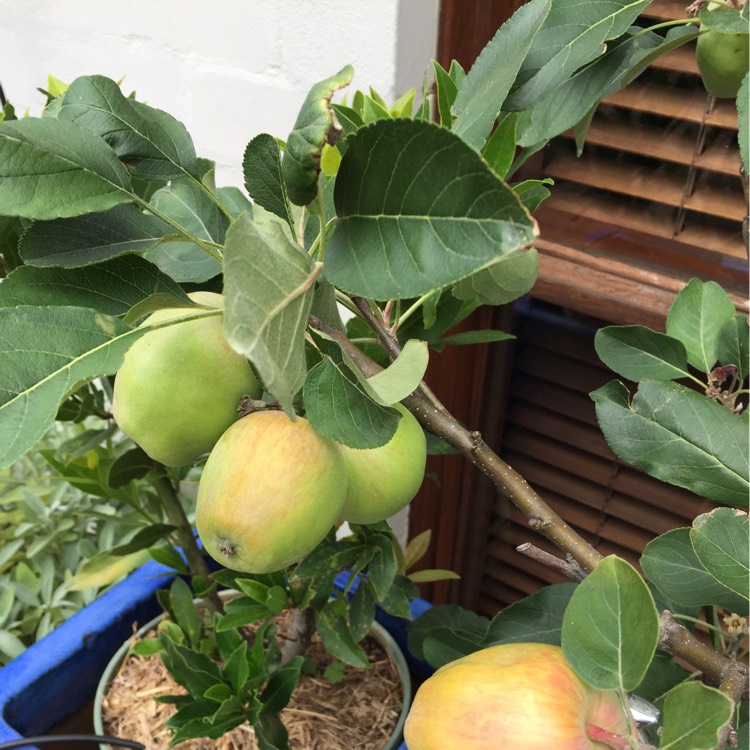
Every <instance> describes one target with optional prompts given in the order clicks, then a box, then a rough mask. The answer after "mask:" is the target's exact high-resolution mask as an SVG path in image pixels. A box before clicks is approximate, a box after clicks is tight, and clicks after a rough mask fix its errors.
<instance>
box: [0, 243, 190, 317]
mask: <svg viewBox="0 0 750 750" xmlns="http://www.w3.org/2000/svg"><path fill="white" fill-rule="evenodd" d="M158 293H162V294H166V295H168V296H169V297H170V298H177V299H180V300H183V301H184V302H186V303H190V300H189V298H188V296H187V295H186V294H185V292H184V291H183V290H182V288H181V287H180V286H179V285H178V284H176V283H175V282H174V281H173V280H172V279H170V278H169V277H168V276H167V275H166V274H163V273H161V271H159V269H158V268H156V267H155V266H154V265H152V264H151V263H149V262H148V261H145V260H143V258H139V257H138V256H136V255H133V256H129V257H125V258H115V259H113V260H110V261H106V262H105V263H100V264H98V265H96V266H92V267H90V268H85V269H63V268H34V267H33V266H19V267H18V268H17V269H16V270H15V271H13V272H12V273H10V274H9V275H8V276H7V277H6V278H5V279H3V283H2V286H0V307H16V306H18V305H38V306H43V305H54V306H70V307H89V308H92V309H94V310H98V311H99V312H101V313H104V314H105V315H112V316H115V317H123V316H125V315H126V314H127V312H128V310H130V308H131V307H132V306H133V305H135V304H137V303H138V302H140V301H141V300H144V299H146V298H147V297H149V296H150V295H152V294H158Z"/></svg>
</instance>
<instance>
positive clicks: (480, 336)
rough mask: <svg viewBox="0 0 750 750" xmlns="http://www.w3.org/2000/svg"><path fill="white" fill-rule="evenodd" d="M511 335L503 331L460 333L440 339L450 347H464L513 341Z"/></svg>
mask: <svg viewBox="0 0 750 750" xmlns="http://www.w3.org/2000/svg"><path fill="white" fill-rule="evenodd" d="M514 338H515V336H514V335H513V334H512V333H506V332H505V331H461V332H460V333H454V334H451V335H450V336H445V337H444V338H442V339H440V341H441V343H442V344H444V345H450V346H466V345H472V344H487V343H490V342H493V341H508V339H514Z"/></svg>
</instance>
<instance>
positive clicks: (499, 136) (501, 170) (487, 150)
mask: <svg viewBox="0 0 750 750" xmlns="http://www.w3.org/2000/svg"><path fill="white" fill-rule="evenodd" d="M517 122H518V115H517V114H516V113H515V112H510V113H508V114H507V115H505V117H503V119H502V120H501V121H500V123H499V124H498V126H497V127H496V128H495V130H494V131H493V132H492V135H491V136H490V137H489V139H488V140H487V143H485V145H484V148H483V149H482V156H483V157H484V159H485V161H486V162H487V163H488V164H489V165H490V168H491V169H492V171H493V172H494V173H495V174H496V175H497V176H498V177H499V178H500V179H501V180H504V179H505V178H506V177H507V175H508V172H509V171H510V168H511V166H512V164H513V161H514V159H515V156H516V125H517Z"/></svg>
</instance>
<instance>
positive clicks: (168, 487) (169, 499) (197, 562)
mask: <svg viewBox="0 0 750 750" xmlns="http://www.w3.org/2000/svg"><path fill="white" fill-rule="evenodd" d="M155 488H156V493H157V494H158V495H159V499H160V500H161V502H162V505H163V506H164V510H165V511H166V513H167V518H169V521H170V523H171V524H172V525H173V526H174V527H175V529H176V531H175V533H176V534H177V540H178V542H179V544H180V548H181V549H182V552H183V554H184V555H185V559H186V560H187V564H188V569H189V570H190V574H191V575H193V576H195V577H196V578H200V579H201V580H202V581H203V586H204V592H202V593H201V595H202V596H204V597H205V598H206V599H207V600H208V601H210V602H211V604H212V605H213V606H214V607H215V609H216V611H217V612H223V611H224V604H223V603H222V601H221V599H220V598H219V595H218V593H217V590H216V585H215V584H214V583H213V582H212V581H211V573H210V571H209V569H208V565H207V563H206V560H205V558H204V557H203V554H202V553H201V551H200V548H199V547H198V543H197V542H196V540H195V536H194V535H193V529H192V527H191V526H190V522H189V521H188V519H187V516H186V515H185V509H184V508H183V507H182V503H181V502H180V498H179V496H178V494H177V490H176V489H175V487H174V485H173V484H172V481H171V480H170V479H169V477H166V476H162V477H159V478H158V479H157V480H156V482H155Z"/></svg>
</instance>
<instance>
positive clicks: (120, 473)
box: [107, 446, 155, 488]
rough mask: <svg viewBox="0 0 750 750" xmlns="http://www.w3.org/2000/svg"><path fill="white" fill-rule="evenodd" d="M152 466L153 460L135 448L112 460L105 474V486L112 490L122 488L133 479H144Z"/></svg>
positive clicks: (141, 450)
mask: <svg viewBox="0 0 750 750" xmlns="http://www.w3.org/2000/svg"><path fill="white" fill-rule="evenodd" d="M154 466H155V462H154V459H153V458H151V457H150V456H149V455H148V454H147V453H146V452H145V451H144V450H143V449H142V448H139V447H138V446H136V447H135V448H131V449H130V450H129V451H126V452H125V453H123V454H122V455H121V456H118V457H117V458H116V459H115V460H114V462H113V463H112V465H111V466H110V467H109V470H108V473H107V484H108V485H109V486H110V487H114V488H118V487H124V486H125V485H126V484H128V483H129V482H132V481H133V480H135V479H141V478H143V477H145V476H146V474H148V472H149V471H151V469H153V468H154Z"/></svg>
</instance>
